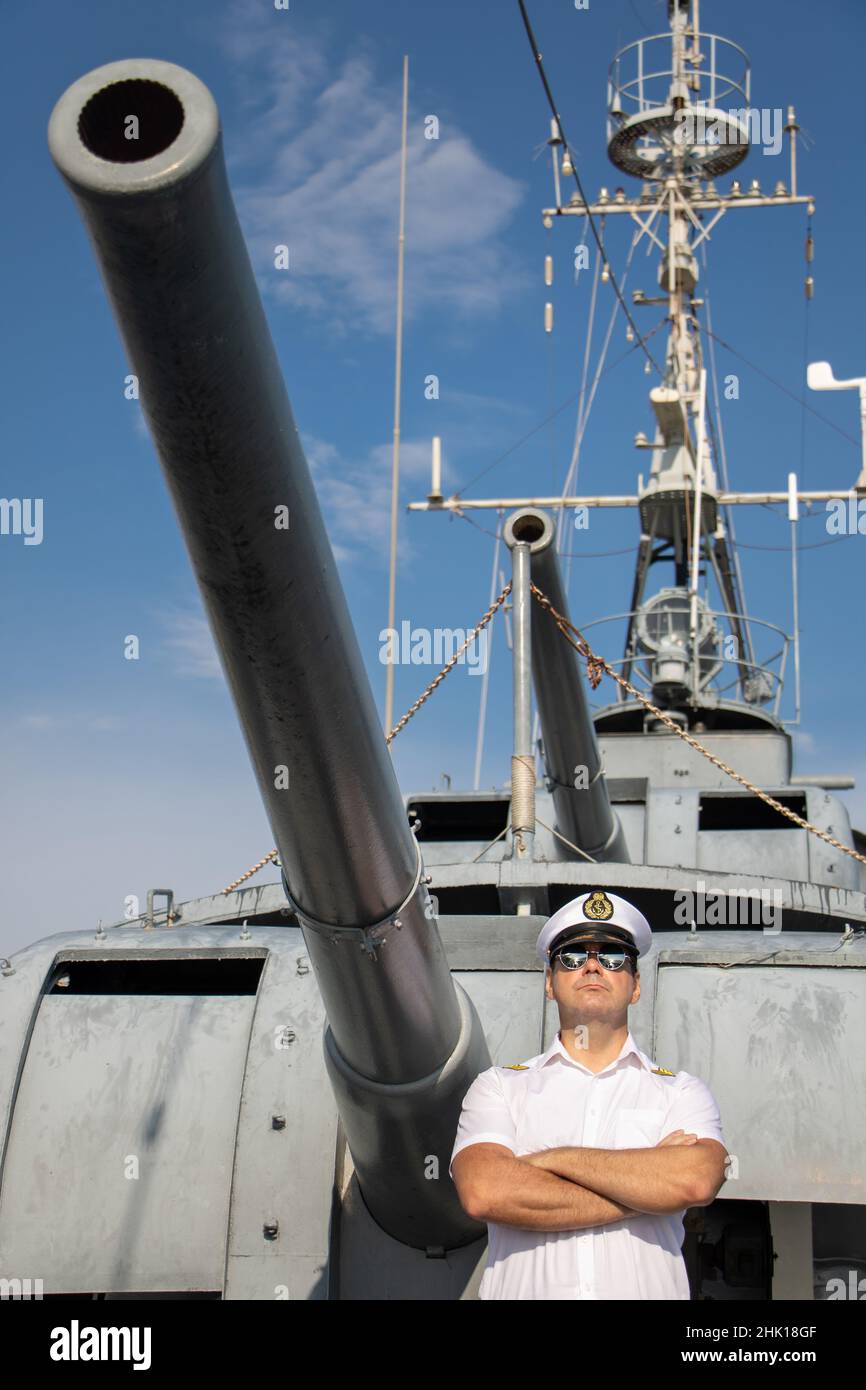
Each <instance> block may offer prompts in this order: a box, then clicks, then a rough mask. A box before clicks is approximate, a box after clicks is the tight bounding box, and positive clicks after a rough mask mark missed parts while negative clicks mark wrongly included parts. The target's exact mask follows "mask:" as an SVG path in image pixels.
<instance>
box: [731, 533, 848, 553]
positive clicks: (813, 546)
mask: <svg viewBox="0 0 866 1390" xmlns="http://www.w3.org/2000/svg"><path fill="white" fill-rule="evenodd" d="M854 534H856V533H852V534H851V535H847V536H831V537H830V539H829V540H828V541H809V543H808V544H807V545H798V546H797V549H798V550H820V549H821V546H822V545H836V544H837V542H838V541H850V540H852V539H853V535H854ZM737 544H738V545H741V546H743V548H744V549H745V550H784V551H785V552H788V551H789V550H790V549H791V547H790V546H789V545H747V544H746V542H745V541H738V542H737Z"/></svg>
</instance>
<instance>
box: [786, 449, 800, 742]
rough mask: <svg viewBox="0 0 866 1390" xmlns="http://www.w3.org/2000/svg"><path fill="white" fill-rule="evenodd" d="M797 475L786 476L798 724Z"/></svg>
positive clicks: (797, 721) (795, 698) (795, 697)
mask: <svg viewBox="0 0 866 1390" xmlns="http://www.w3.org/2000/svg"><path fill="white" fill-rule="evenodd" d="M799 511H800V509H799V506H798V504H797V475H796V473H789V474H788V520H789V521H790V523H791V589H792V592H793V596H794V720H793V722H794V723H795V724H799V722H800V589H799V582H798V579H797V517H798V515H799Z"/></svg>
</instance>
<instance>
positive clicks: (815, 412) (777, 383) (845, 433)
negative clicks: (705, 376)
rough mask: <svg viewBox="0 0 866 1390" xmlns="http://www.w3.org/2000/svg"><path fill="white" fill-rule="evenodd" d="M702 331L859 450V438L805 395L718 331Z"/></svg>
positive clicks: (706, 329) (705, 328)
mask: <svg viewBox="0 0 866 1390" xmlns="http://www.w3.org/2000/svg"><path fill="white" fill-rule="evenodd" d="M703 331H704V332H705V333H706V334H708V335H709V337H711V338H714V339H715V341H716V342H717V343H718V345H719V347H723V348H724V349H725V351H726V352H730V353H731V355H732V356H734V357H736V358H738V359H739V360H740V361H741V362H743V363H744V364H745V365H746V366H747V367H749V368H750V369H751V370H752V371H753V372H757V373H758V375H759V376H762V377H763V378H764V380H765V381H769V382H770V383H771V385H773V386H776V387H778V389H779V390H780V391H784V393H785V395H786V396H790V397H791V400H792V401H796V402H797V404H798V405H802V407H803V409H804V410H808V412H809V414H810V415H814V416H815V418H816V419H818V420H821V421H823V423H824V424H825V425H829V426H830V428H831V430H835V431H836V433H837V434H841V436H842V438H843V439H847V440H848V442H849V443H850V444H854V445H855V446H856V448H857V450H858V451H859V450H860V448H861V441H860V440H859V439H855V438H854V436H853V434H849V433H848V431H847V430H843V429H842V428H841V426H840V425H837V424H836V422H835V421H834V420H831V419H829V418H828V416H826V415H822V414H821V412H820V410H816V409H815V407H814V406H813V405H810V404H809V402H808V401H807V399H806V397H805V396H797V395H795V394H794V392H793V391H791V390H790V389H789V388H788V387H787V386H785V385H784V383H783V382H781V381H777V380H776V378H775V377H774V376H770V373H769V372H766V371H764V368H763V367H759V366H758V364H757V363H756V362H750V361H749V359H748V357H744V356H743V354H742V353H741V352H738V351H737V349H736V348H735V347H732V346H731V344H730V343H726V342H725V340H724V338H720V337H719V335H718V333H711V332H710V330H709V328H707V327H706V326H705V327H704V330H703Z"/></svg>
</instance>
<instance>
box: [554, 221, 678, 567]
mask: <svg viewBox="0 0 866 1390" xmlns="http://www.w3.org/2000/svg"><path fill="white" fill-rule="evenodd" d="M639 240H640V233H639V232H635V234H634V236H633V238H632V243H631V247H630V248H629V253H628V257H627V259H626V263H625V269H624V271H623V278H622V284H623V289H625V284H626V281H627V280H628V276H629V271H630V270H631V263H632V258H633V256H634V253H635V249H636V247H637V244H638V241H639ZM618 312H619V305H618V304H616V303H614V305H613V308H612V309H611V314H610V320H609V322H608V325H607V332H606V333H605V336H604V342H603V343H602V347H601V352H600V353H599V357H598V362H597V364H596V370H595V376H594V378H593V382H592V386H591V388H590V392H589V400H588V402H587V403H586V406H585V409H584V410H583V411H582V412H580V413H579V414H578V425H577V429H576V431H575V438H574V449H573V451H572V455H571V463H570V465H569V469H568V473H567V474H566V477H565V483H564V485H563V489H562V496H563V498H565V497H567V496H568V492H569V488H571V487H572V486H575V487H576V486H577V479H578V476H579V471H580V451H581V449H582V448H583V440H584V435H585V434H586V429H587V425H588V424H589V416H590V411H591V410H592V407H593V404H594V403H595V397H596V392H597V390H598V383H599V381H600V380H601V378H602V376H603V375H604V361H605V358H606V357H607V353H608V349H609V348H610V340H611V337H612V336H613V329H614V324H615V323H616V317H617V314H618ZM666 321H667V320H666V319H663V320H662V323H661V324H656V327H655V328H654V329H653V330H652V333H650V334H649V335H648V337H652V334H653V333H656V332H657V331H658V329H659V328H661V327H662V325H663V324H664V323H665V322H666ZM564 529H565V508H564V507H563V508H562V509H561V511H560V514H559V529H558V534H557V546H560V545H561V544H562V533H563V531H564ZM570 583H571V563H570V561H569V564H568V565H566V568H565V592H566V594H568V589H569V585H570Z"/></svg>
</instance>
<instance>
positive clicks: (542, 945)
mask: <svg viewBox="0 0 866 1390" xmlns="http://www.w3.org/2000/svg"><path fill="white" fill-rule="evenodd" d="M652 935H653V934H652V930H651V928H650V924H649V922H648V921H647V919H646V918H645V917H644V915H643V913H642V912H639V911H638V909H637V908H636V907H635V906H634V904H633V903H630V902H626V900H625V898H620V897H618V896H617V895H616V893H606V892H604V891H603V890H602V889H595V890H594V891H593V892H591V893H583V894H581V896H580V897H579V898H572V900H571V902H568V903H565V904H564V905H563V906H562V907H561V908H559V910H558V911H557V912H554V914H553V916H552V917H549V918H548V919H547V921H546V922H545V924H544V926H543V927H542V928H541V931H540V932H539V934H538V940H537V942H536V943H535V949H536V951H537V952H538V955H539V958H540V960H541V961H542V962H543V963H544V964H545V965H549V964H550V959H549V957H550V948H551V946H552V945H553V944H554V942H555V941H556V940H557V938H561V940H560V945H562V944H564V942H566V941H578V940H580V939H581V938H586V939H589V938H590V937H592V938H594V939H596V940H602V939H604V938H605V937H607V938H608V939H609V940H610V942H611V944H613V943H614V942H616V941H620V942H622V943H623V944H625V945H629V944H631V945H633V946H634V947H635V949H636V951H637V953H638V955H639V956H643V955H645V954H646V952H647V951H648V950H649V948H650V945H651V944H652Z"/></svg>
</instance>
